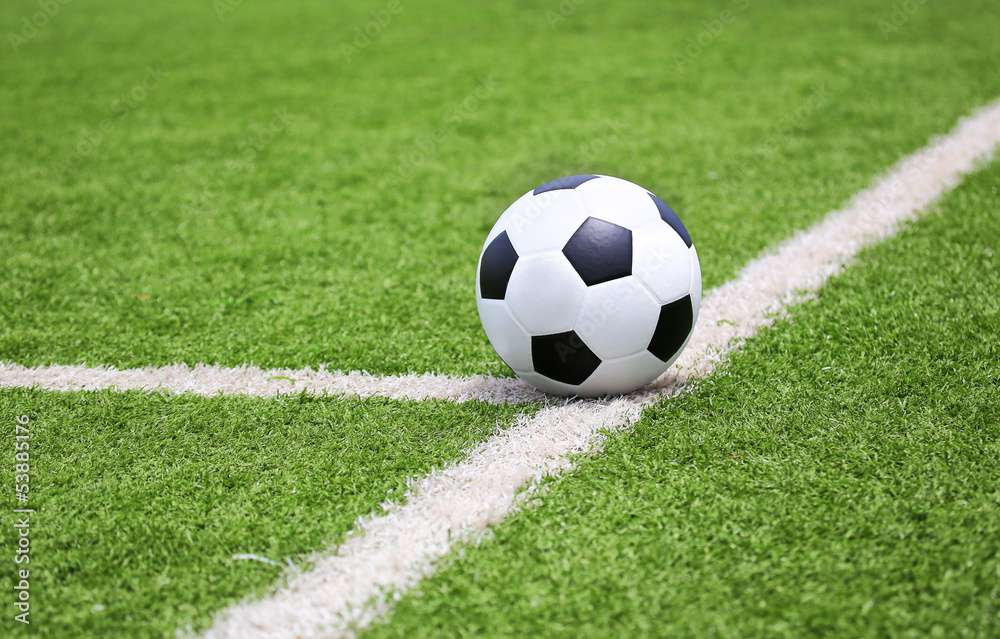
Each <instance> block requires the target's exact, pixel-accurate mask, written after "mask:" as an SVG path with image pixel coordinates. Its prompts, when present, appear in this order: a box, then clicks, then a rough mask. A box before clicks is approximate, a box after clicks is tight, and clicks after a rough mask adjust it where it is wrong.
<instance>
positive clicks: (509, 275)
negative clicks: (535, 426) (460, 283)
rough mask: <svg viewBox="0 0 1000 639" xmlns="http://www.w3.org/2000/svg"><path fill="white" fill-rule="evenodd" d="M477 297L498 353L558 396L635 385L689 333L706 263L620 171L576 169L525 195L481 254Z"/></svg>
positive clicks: (671, 219)
mask: <svg viewBox="0 0 1000 639" xmlns="http://www.w3.org/2000/svg"><path fill="white" fill-rule="evenodd" d="M476 305H477V306H478V308H479V318H480V320H482V323H483V328H484V329H485V330H486V336H487V337H488V338H489V340H490V344H492V345H493V348H494V350H496V352H497V354H498V355H499V356H500V359H502V360H503V361H504V363H505V364H507V366H509V367H510V368H511V370H513V371H514V372H515V373H516V374H517V375H518V376H519V377H521V378H522V379H524V380H525V381H527V382H529V383H530V384H532V385H534V386H536V387H538V388H539V389H541V390H543V391H545V392H547V393H552V394H555V395H579V396H582V397H596V396H599V395H610V394H619V393H628V392H631V391H633V390H636V389H637V388H641V387H643V386H645V385H647V384H649V383H650V382H652V381H653V380H655V379H656V378H657V377H659V376H660V375H662V374H663V372H664V371H666V370H667V368H669V367H670V365H671V364H673V363H674V360H676V359H677V356H678V355H680V353H681V351H682V350H683V349H684V346H685V345H687V342H688V340H689V339H690V338H691V332H692V331H693V329H694V325H695V321H696V320H697V319H698V309H699V307H700V305H701V266H700V265H699V263H698V253H697V251H695V248H694V244H692V242H691V236H690V235H688V232H687V230H686V229H685V228H684V225H683V224H681V221H680V219H679V218H678V217H677V214H676V213H674V212H673V211H672V210H671V209H670V207H669V206H667V205H666V204H665V203H664V202H663V201H662V200H661V199H660V198H658V197H656V196H655V195H653V194H652V193H650V192H649V191H647V190H646V189H644V188H642V187H641V186H638V185H636V184H632V183H631V182H627V181H625V180H621V179H618V178H614V177H607V176H603V175H574V176H571V177H565V178H561V179H558V180H554V181H552V182H548V183H547V184H543V185H541V186H540V187H538V188H537V189H535V190H533V191H529V192H528V193H525V194H524V196H523V197H521V198H520V199H518V200H517V201H516V202H514V203H513V204H512V205H511V206H510V208H508V209H507V210H506V211H504V213H503V215H501V216H500V219H499V220H497V223H496V225H494V226H493V230H491V231H490V234H489V236H487V238H486V243H485V244H484V245H483V252H482V254H481V255H480V256H479V267H478V270H477V273H476Z"/></svg>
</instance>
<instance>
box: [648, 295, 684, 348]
mask: <svg viewBox="0 0 1000 639" xmlns="http://www.w3.org/2000/svg"><path fill="white" fill-rule="evenodd" d="M693 321H694V309H693V308H692V307H691V296H690V295H685V296H684V297H682V298H680V299H679V300H677V301H676V302H670V303H669V304H664V305H663V306H661V307H660V319H659V320H657V322H656V330H654V331H653V339H651V340H649V352H650V353H652V354H653V355H654V356H656V358H657V359H658V360H660V361H661V362H666V361H668V360H669V359H670V358H671V357H673V356H674V355H676V354H677V350H678V349H679V348H680V347H681V345H682V344H683V343H684V340H685V339H686V338H687V336H688V333H690V332H691V323H692V322H693Z"/></svg>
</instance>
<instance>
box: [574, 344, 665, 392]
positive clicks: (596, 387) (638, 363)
mask: <svg viewBox="0 0 1000 639" xmlns="http://www.w3.org/2000/svg"><path fill="white" fill-rule="evenodd" d="M667 368H668V365H666V364H664V363H663V362H661V361H660V360H658V359H656V358H655V357H654V356H653V355H652V353H650V352H649V351H643V352H641V353H636V354H635V355H630V356H628V357H621V358H618V359H612V360H609V361H606V362H601V365H600V366H598V367H597V370H596V371H594V372H593V373H592V374H591V376H590V377H588V378H587V380H586V381H585V382H583V383H582V384H580V386H579V387H578V388H577V391H576V392H577V394H578V395H580V396H581V397H597V396H600V395H617V394H619V393H630V392H632V391H634V390H635V389H637V388H641V387H643V386H645V385H647V384H649V383H650V382H652V381H653V380H655V379H656V378H657V377H659V376H660V375H662V374H663V372H664V371H666V370H667Z"/></svg>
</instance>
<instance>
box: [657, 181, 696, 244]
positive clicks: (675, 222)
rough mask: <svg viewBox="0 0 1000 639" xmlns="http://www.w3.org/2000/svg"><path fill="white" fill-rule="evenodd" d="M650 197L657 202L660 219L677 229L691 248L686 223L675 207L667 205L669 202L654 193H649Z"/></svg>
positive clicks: (678, 233)
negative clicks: (678, 215) (675, 210)
mask: <svg viewBox="0 0 1000 639" xmlns="http://www.w3.org/2000/svg"><path fill="white" fill-rule="evenodd" d="M649 197H651V198H653V203H654V204H656V210H657V211H659V212H660V219H662V220H663V221H664V222H666V223H667V224H669V225H670V228H672V229H674V230H675V231H677V235H680V236H681V239H682V240H684V243H685V244H687V245H688V248H691V236H690V235H689V234H688V232H687V229H686V228H684V224H683V223H681V218H679V217H677V214H676V213H674V211H673V209H671V208H670V207H669V206H667V203H666V202H664V201H663V200H661V199H660V198H658V197H656V196H655V195H653V194H652V193H650V194H649Z"/></svg>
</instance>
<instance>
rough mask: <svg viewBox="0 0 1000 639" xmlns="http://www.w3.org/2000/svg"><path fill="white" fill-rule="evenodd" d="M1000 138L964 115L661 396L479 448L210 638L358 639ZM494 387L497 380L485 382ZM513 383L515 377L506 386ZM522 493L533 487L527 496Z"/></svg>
mask: <svg viewBox="0 0 1000 639" xmlns="http://www.w3.org/2000/svg"><path fill="white" fill-rule="evenodd" d="M998 143H1000V101H998V102H995V103H993V104H992V105H990V106H989V107H987V108H984V109H982V110H980V111H978V112H977V113H976V114H974V115H973V116H971V117H969V118H967V119H965V120H963V121H962V122H960V123H959V124H958V126H957V127H956V128H955V130H954V131H952V132H951V133H950V134H949V135H948V136H947V137H945V138H942V139H940V140H938V141H936V142H934V143H933V144H931V145H930V146H928V147H926V148H925V149H923V150H921V151H919V152H917V153H915V154H914V155H912V156H910V157H908V158H906V159H904V160H903V161H901V162H900V163H899V164H897V165H896V166H895V167H894V168H893V169H892V170H891V171H890V172H889V173H888V174H887V175H886V176H884V177H883V178H881V179H879V180H878V181H877V182H876V183H875V184H874V185H873V186H872V187H871V188H869V189H867V190H865V191H863V192H861V193H859V194H858V195H857V196H856V197H855V198H854V200H853V201H852V202H851V203H850V205H849V206H848V207H847V208H845V209H843V210H840V211H836V212H834V213H831V214H830V215H828V216H827V217H826V219H824V220H823V221H822V222H820V223H819V224H817V225H816V226H814V227H812V228H811V229H809V230H808V231H804V232H802V233H799V234H797V235H795V236H794V237H793V238H791V239H789V240H788V241H786V242H784V243H783V244H781V245H780V246H779V247H777V248H776V249H774V250H773V251H771V252H769V253H767V254H765V255H764V256H762V257H760V258H758V259H756V260H754V261H752V262H751V263H749V264H748V265H747V266H746V268H744V269H743V270H742V271H741V272H740V274H739V276H738V277H737V278H736V279H735V280H733V281H731V282H729V283H728V284H725V285H724V286H722V287H720V288H717V289H715V290H713V291H712V292H711V293H710V294H709V295H707V296H706V298H705V300H704V303H703V306H702V310H701V318H700V320H699V327H698V329H697V331H696V332H695V335H694V338H693V339H692V341H691V342H690V343H689V344H688V347H687V350H686V351H685V353H684V355H683V356H682V360H681V366H680V367H679V368H676V369H674V371H675V372H672V373H668V374H667V375H666V376H665V377H664V378H662V379H661V380H660V381H659V382H658V386H659V389H651V390H647V391H646V392H645V393H644V394H639V395H633V396H631V397H624V398H618V399H613V400H603V401H576V402H569V403H566V404H564V405H556V406H549V407H546V408H544V409H542V410H541V411H539V413H537V414H536V415H535V416H534V417H532V418H522V419H521V420H520V422H519V423H518V424H517V425H515V426H514V427H512V428H509V429H507V430H506V431H503V432H501V433H499V434H497V435H496V436H494V437H493V438H491V439H489V440H488V441H486V442H483V443H482V444H480V445H479V446H477V447H476V448H475V449H474V450H473V451H472V452H471V453H470V455H469V456H468V458H466V459H465V460H464V461H461V462H459V463H456V464H455V465H453V466H451V467H448V468H446V469H444V470H442V471H440V472H435V473H432V474H431V475H429V476H428V477H425V478H422V479H419V480H417V481H416V482H414V483H412V484H411V486H410V489H409V491H408V492H407V495H406V501H405V503H404V504H402V505H401V504H398V503H387V504H384V505H383V508H384V510H385V512H384V513H382V514H377V515H370V516H369V517H366V518H362V519H361V520H359V521H358V522H357V526H356V531H355V532H356V534H355V535H354V536H352V537H350V538H349V539H348V540H347V541H345V542H344V543H343V544H341V545H340V547H339V548H336V549H335V552H334V553H333V554H330V555H327V556H323V557H320V558H319V559H318V560H317V562H316V564H315V567H314V569H313V570H311V571H310V572H307V573H303V574H297V575H291V576H290V578H289V583H288V585H287V586H283V587H280V588H278V589H276V590H275V591H274V592H273V593H272V594H271V595H269V596H268V597H266V598H264V599H259V600H255V601H247V602H244V603H241V604H238V605H235V606H233V607H231V608H229V609H227V610H225V611H223V612H221V613H220V614H219V615H218V616H217V618H216V623H215V625H214V626H213V627H212V628H211V629H210V630H209V631H208V632H207V633H206V635H205V636H206V637H213V638H214V637H240V638H255V637H289V638H291V637H335V636H350V635H352V634H353V633H354V631H355V630H356V629H358V628H361V627H364V626H366V625H367V624H369V623H370V622H371V621H372V620H374V619H375V618H377V617H378V616H380V615H382V614H384V613H386V612H387V611H388V610H389V608H390V607H391V601H390V597H389V596H388V595H389V594H392V595H393V596H399V595H400V594H401V593H402V592H405V591H406V590H408V589H409V588H411V587H413V586H414V585H415V584H416V583H417V582H419V581H420V580H421V579H422V578H424V577H426V576H428V575H430V574H432V573H433V571H434V563H435V562H436V561H437V560H438V559H440V558H442V557H443V556H444V555H445V554H447V553H448V552H449V551H450V549H451V548H452V546H453V545H454V544H456V543H464V542H474V541H476V540H477V539H479V538H481V536H482V535H483V533H484V531H485V530H486V527H487V526H489V525H490V524H493V523H496V522H499V521H500V520H502V519H503V518H504V517H506V516H507V515H508V514H510V513H511V512H512V511H513V510H515V509H516V508H517V507H518V503H519V498H518V496H517V495H518V490H519V489H520V488H522V487H523V486H525V485H526V484H527V485H529V486H530V485H532V482H535V481H537V480H538V479H540V478H541V477H542V476H544V475H546V474H549V473H554V472H558V471H560V470H564V469H566V468H568V467H570V465H571V463H572V462H571V459H570V456H571V455H572V454H573V453H576V452H581V451H588V450H592V449H594V448H595V447H599V446H600V444H601V441H602V438H601V433H602V430H604V429H609V430H615V429H622V428H628V427H630V426H631V425H632V424H634V423H635V422H636V421H637V420H638V419H639V416H640V414H641V412H642V406H643V405H644V404H646V403H647V402H649V401H652V400H653V399H655V398H656V397H658V396H662V394H663V393H664V392H667V393H669V392H674V391H676V389H677V388H678V387H679V383H683V382H684V381H685V380H687V379H690V378H692V377H697V376H702V375H706V374H708V373H710V372H711V371H712V370H713V369H714V368H715V367H716V365H717V364H718V363H719V362H720V361H722V359H723V358H724V357H725V356H726V354H727V353H729V352H731V351H732V350H733V349H735V348H737V347H738V346H739V344H740V343H742V340H744V339H746V338H747V337H749V336H751V335H753V334H754V333H755V332H756V331H757V330H758V329H759V328H760V327H762V326H765V325H767V324H768V323H769V322H770V321H772V320H773V318H774V317H775V316H776V315H778V314H780V313H781V312H783V310H784V309H786V308H787V307H788V305H789V304H794V303H797V302H799V301H801V300H802V299H804V298H806V297H808V296H809V295H811V294H812V293H813V292H815V291H817V290H818V289H819V287H820V286H822V284H823V283H824V282H825V281H826V279H827V278H828V277H829V276H830V275H832V274H834V273H836V272H837V271H838V270H840V269H842V268H843V267H844V266H845V265H846V264H847V263H848V262H849V261H850V260H851V259H852V258H853V256H854V255H855V254H857V252H858V251H859V250H860V249H861V248H863V247H864V246H866V245H868V244H872V243H875V242H878V241H880V240H882V239H885V238H887V237H889V236H891V235H893V234H894V233H895V232H896V231H897V229H898V228H899V225H900V224H901V223H902V222H904V221H906V220H908V219H910V218H913V217H915V216H916V215H918V214H919V213H920V212H921V211H923V210H925V209H926V208H927V207H928V206H929V205H930V204H932V203H933V202H934V201H935V200H936V199H937V198H938V197H940V196H941V194H942V193H944V192H945V191H947V190H948V189H950V188H952V187H953V186H954V185H956V184H957V183H958V182H959V181H960V179H961V177H962V175H963V174H964V173H966V172H968V171H970V170H972V169H973V168H975V166H976V163H977V162H978V161H981V160H986V159H988V158H989V157H990V156H991V155H992V154H993V153H994V151H995V149H996V146H997V144H998ZM482 383H483V384H485V385H487V386H488V385H489V384H491V383H493V382H491V381H489V380H482ZM504 383H505V382H504ZM522 494H524V493H522Z"/></svg>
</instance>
